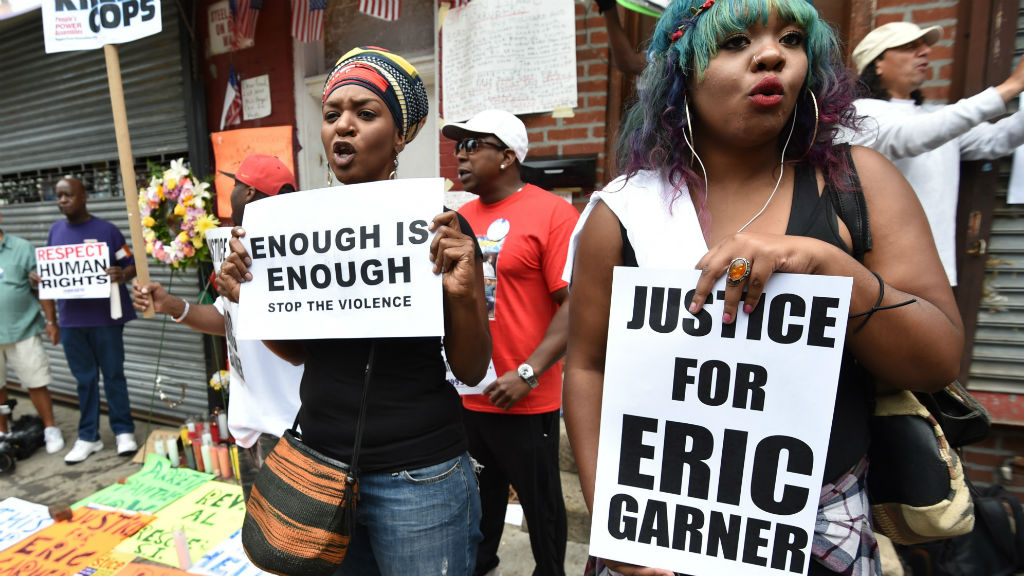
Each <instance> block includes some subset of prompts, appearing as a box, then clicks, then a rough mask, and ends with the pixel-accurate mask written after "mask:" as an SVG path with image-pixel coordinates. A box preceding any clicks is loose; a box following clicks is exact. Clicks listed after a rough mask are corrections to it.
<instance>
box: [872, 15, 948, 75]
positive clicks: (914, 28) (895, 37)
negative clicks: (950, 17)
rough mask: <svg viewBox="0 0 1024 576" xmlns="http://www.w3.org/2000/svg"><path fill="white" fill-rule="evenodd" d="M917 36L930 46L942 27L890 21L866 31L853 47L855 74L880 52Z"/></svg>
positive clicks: (939, 35) (940, 33)
mask: <svg viewBox="0 0 1024 576" xmlns="http://www.w3.org/2000/svg"><path fill="white" fill-rule="evenodd" d="M918 38H924V41H925V43H926V44H928V45H929V46H931V45H932V44H935V43H936V42H938V41H939V39H940V38H942V28H941V27H940V26H929V27H928V28H921V27H920V26H918V25H917V24H914V23H913V22H890V23H888V24H885V25H882V26H879V27H878V28H875V29H874V30H872V31H871V32H868V35H867V36H865V37H864V39H863V40H861V41H860V44H857V47H856V48H854V49H853V65H854V67H855V68H856V69H857V74H863V73H864V69H865V68H867V66H868V64H871V62H873V61H874V60H875V58H878V57H879V56H881V55H882V52H885V51H886V50H888V49H890V48H896V47H898V46H903V45H905V44H910V43H911V42H913V41H915V40H917V39H918Z"/></svg>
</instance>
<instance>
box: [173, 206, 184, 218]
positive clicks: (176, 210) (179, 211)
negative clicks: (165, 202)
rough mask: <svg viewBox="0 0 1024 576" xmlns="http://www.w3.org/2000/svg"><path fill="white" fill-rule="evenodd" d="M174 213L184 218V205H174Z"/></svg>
mask: <svg viewBox="0 0 1024 576" xmlns="http://www.w3.org/2000/svg"><path fill="white" fill-rule="evenodd" d="M174 213H175V214H177V215H178V216H184V215H185V205H184V204H175V205H174Z"/></svg>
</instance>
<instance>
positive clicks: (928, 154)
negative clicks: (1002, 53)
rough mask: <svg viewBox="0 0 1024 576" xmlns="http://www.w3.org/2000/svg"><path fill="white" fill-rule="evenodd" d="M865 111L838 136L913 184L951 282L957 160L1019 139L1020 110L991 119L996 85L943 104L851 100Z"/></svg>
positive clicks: (1023, 127)
mask: <svg viewBox="0 0 1024 576" xmlns="http://www.w3.org/2000/svg"><path fill="white" fill-rule="evenodd" d="M854 105H855V106H856V108H857V114H858V115H861V116H866V117H867V118H866V119H865V120H864V123H863V125H862V127H861V131H860V132H859V133H857V134H853V135H852V136H851V135H845V136H841V137H840V138H841V139H844V140H848V141H849V142H850V143H851V144H857V145H861V146H868V147H870V148H873V149H875V150H877V151H878V152H880V153H881V154H883V155H884V156H886V157H887V158H889V159H890V160H892V162H893V164H895V165H896V167H897V168H899V170H900V172H902V173H903V176H905V177H906V179H907V180H908V181H909V182H910V185H911V186H913V188H914V191H915V192H917V197H918V198H919V199H920V201H921V204H922V205H923V207H924V212H925V214H926V215H927V217H928V223H929V224H930V225H931V228H932V236H933V237H934V238H935V246H936V247H937V248H938V250H939V257H940V258H941V259H942V265H943V267H944V268H945V270H946V275H947V276H948V277H949V282H950V284H952V285H954V286H955V285H956V205H957V198H958V191H959V184H960V161H961V160H983V159H993V158H999V157H1001V156H1007V155H1009V154H1012V153H1013V151H1014V150H1015V149H1016V148H1017V147H1018V146H1021V145H1022V144H1024V112H1018V113H1016V114H1014V115H1012V116H1010V117H1008V118H1004V119H1003V120H1000V121H999V122H996V123H994V124H992V123H989V122H987V120H989V119H990V118H993V117H996V116H999V115H1001V114H1004V113H1005V112H1006V104H1005V103H1004V102H1003V99H1002V97H1001V96H1000V95H999V92H997V91H996V89H995V88H988V89H987V90H985V91H983V92H981V93H979V94H977V95H975V96H972V97H970V98H965V99H963V100H960V101H959V102H956V103H955V104H949V105H947V106H935V105H924V106H917V105H915V104H914V102H913V101H912V100H896V99H893V100H890V101H885V100H876V99H873V98H863V99H860V100H857V101H856V102H854Z"/></svg>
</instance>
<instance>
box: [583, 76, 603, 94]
mask: <svg viewBox="0 0 1024 576" xmlns="http://www.w3.org/2000/svg"><path fill="white" fill-rule="evenodd" d="M576 90H577V92H607V91H608V80H607V79H606V78H601V79H599V80H578V81H577V82H576Z"/></svg>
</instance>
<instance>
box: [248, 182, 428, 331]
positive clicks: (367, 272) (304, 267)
mask: <svg viewBox="0 0 1024 576" xmlns="http://www.w3.org/2000/svg"><path fill="white" fill-rule="evenodd" d="M443 196H444V180H442V179H441V178H412V179H402V180H385V181H382V182H370V183H367V184H354V185H348V186H340V187H334V188H322V189H319V190H310V191H305V192H301V193H293V194H285V195H282V196H273V197H270V198H265V199H263V200H260V201H259V202H254V203H252V204H249V205H248V206H246V208H245V217H244V220H243V224H242V225H243V227H244V228H245V231H246V236H245V237H244V239H243V242H244V243H245V244H246V245H247V249H248V251H249V255H250V257H251V258H252V266H250V271H251V272H252V276H253V280H252V281H250V282H246V283H244V284H242V289H241V293H240V295H239V326H238V337H239V338H240V339H242V340H265V339H270V340H305V339H318V338H390V337H413V336H440V335H442V334H443V333H444V312H443V308H442V294H441V277H440V276H438V275H435V274H434V272H433V263H432V262H431V261H430V242H431V240H432V239H433V236H434V234H433V233H432V232H430V231H429V230H428V229H429V227H430V223H431V222H432V220H433V218H434V216H436V215H437V214H439V213H440V212H441V206H442V200H443Z"/></svg>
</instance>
